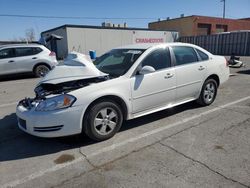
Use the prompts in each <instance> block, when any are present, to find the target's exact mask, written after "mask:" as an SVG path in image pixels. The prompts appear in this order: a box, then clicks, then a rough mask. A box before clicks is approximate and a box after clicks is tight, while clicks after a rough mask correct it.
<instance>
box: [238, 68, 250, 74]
mask: <svg viewBox="0 0 250 188" xmlns="http://www.w3.org/2000/svg"><path fill="white" fill-rule="evenodd" d="M237 73H238V74H249V75H250V69H247V70H240V71H238V72H237Z"/></svg>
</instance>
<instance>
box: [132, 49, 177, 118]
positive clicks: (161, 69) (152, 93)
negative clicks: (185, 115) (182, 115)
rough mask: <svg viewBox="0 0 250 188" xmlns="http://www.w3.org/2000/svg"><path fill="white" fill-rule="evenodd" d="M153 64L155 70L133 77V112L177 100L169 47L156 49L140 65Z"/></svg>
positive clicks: (169, 103)
mask: <svg viewBox="0 0 250 188" xmlns="http://www.w3.org/2000/svg"><path fill="white" fill-rule="evenodd" d="M143 66H151V67H153V68H154V69H155V72H152V73H148V74H143V75H141V74H138V73H137V74H136V75H135V76H133V77H132V78H131V91H132V104H133V113H134V114H135V113H140V112H143V111H147V110H151V109H154V108H158V107H161V106H166V105H171V103H174V102H175V92H176V91H175V84H176V77H175V70H174V68H173V67H172V65H171V57H170V53H169V50H168V48H159V49H155V50H154V51H153V52H151V53H150V54H149V55H148V56H146V57H145V58H144V60H142V62H141V64H140V65H139V67H143Z"/></svg>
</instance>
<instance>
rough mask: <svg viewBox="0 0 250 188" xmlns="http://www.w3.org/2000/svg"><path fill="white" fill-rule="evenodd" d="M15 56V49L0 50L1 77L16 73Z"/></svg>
mask: <svg viewBox="0 0 250 188" xmlns="http://www.w3.org/2000/svg"><path fill="white" fill-rule="evenodd" d="M14 56H15V54H14V49H13V48H4V49H1V50H0V75H4V74H12V73H16V65H15V57H14Z"/></svg>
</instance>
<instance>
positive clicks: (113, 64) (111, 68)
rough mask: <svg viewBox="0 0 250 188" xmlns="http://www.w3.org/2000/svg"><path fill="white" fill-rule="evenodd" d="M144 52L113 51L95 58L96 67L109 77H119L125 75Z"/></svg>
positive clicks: (129, 50) (134, 50)
mask: <svg viewBox="0 0 250 188" xmlns="http://www.w3.org/2000/svg"><path fill="white" fill-rule="evenodd" d="M144 51H145V50H142V49H139V50H138V49H114V50H111V51H110V52H108V53H106V54H104V55H102V56H101V57H99V58H97V59H96V60H95V62H94V64H95V65H96V67H97V68H98V69H99V70H100V71H102V72H104V73H107V74H109V75H110V76H114V77H119V76H121V75H123V74H125V73H126V72H127V71H128V70H129V69H130V67H131V66H132V65H133V63H134V62H135V61H136V60H137V59H138V58H139V57H140V56H141V54H142V53H143V52H144Z"/></svg>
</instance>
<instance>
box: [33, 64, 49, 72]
mask: <svg viewBox="0 0 250 188" xmlns="http://www.w3.org/2000/svg"><path fill="white" fill-rule="evenodd" d="M39 65H45V66H46V67H48V68H49V69H50V70H51V67H50V65H48V64H47V63H37V64H36V65H35V66H34V67H33V72H35V69H36V67H37V66H39Z"/></svg>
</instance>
